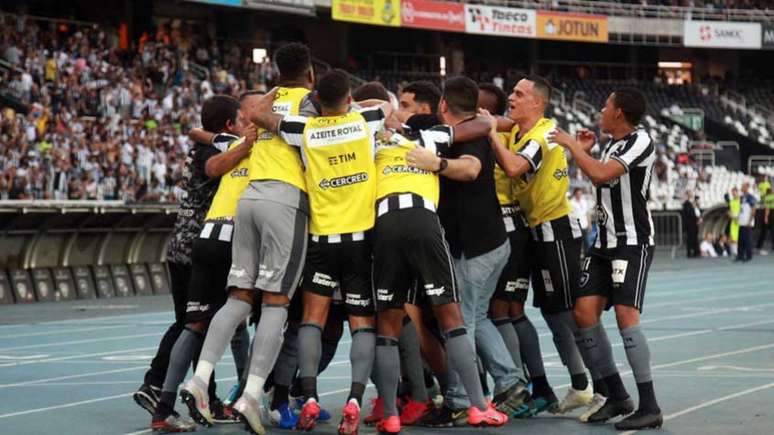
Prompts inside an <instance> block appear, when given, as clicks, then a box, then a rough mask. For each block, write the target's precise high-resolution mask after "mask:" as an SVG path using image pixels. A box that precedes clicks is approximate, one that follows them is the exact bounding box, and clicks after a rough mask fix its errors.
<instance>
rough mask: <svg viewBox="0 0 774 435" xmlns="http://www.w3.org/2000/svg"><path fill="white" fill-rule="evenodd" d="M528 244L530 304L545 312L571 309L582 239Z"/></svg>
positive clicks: (576, 283)
mask: <svg viewBox="0 0 774 435" xmlns="http://www.w3.org/2000/svg"><path fill="white" fill-rule="evenodd" d="M532 246H533V249H532V252H530V255H531V256H532V257H533V258H534V261H533V263H532V271H531V272H532V288H533V289H534V290H535V297H534V298H533V303H534V306H535V307H536V308H540V309H541V310H542V311H545V312H546V313H549V314H556V313H561V312H562V311H567V310H569V309H572V306H573V302H574V300H575V299H574V296H575V294H576V293H577V291H578V280H579V279H580V255H581V249H582V246H583V240H581V239H580V238H577V239H565V240H556V241H553V242H534V243H533V244H532Z"/></svg>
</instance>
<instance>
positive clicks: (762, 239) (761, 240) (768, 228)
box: [755, 210, 774, 250]
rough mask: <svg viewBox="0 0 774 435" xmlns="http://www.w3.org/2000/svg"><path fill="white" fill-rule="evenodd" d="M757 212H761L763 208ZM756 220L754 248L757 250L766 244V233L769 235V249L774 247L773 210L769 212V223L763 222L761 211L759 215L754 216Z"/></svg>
mask: <svg viewBox="0 0 774 435" xmlns="http://www.w3.org/2000/svg"><path fill="white" fill-rule="evenodd" d="M758 211H759V212H762V211H763V210H758ZM755 219H756V222H758V228H759V231H758V244H757V246H756V248H757V249H758V250H761V249H763V245H765V244H766V236H767V235H768V236H769V237H771V249H774V212H771V211H770V212H769V223H768V224H766V223H764V222H763V213H760V216H759V217H756V218H755Z"/></svg>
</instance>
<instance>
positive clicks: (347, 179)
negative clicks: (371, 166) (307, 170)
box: [319, 172, 368, 190]
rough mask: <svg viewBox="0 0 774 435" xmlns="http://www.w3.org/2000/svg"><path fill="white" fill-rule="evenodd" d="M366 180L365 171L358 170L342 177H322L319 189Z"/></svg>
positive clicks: (343, 185) (366, 174)
mask: <svg viewBox="0 0 774 435" xmlns="http://www.w3.org/2000/svg"><path fill="white" fill-rule="evenodd" d="M366 181H368V173H367V172H358V173H357V174H351V175H345V176H343V177H336V178H331V179H328V178H323V179H322V180H320V184H319V186H320V189H323V190H326V189H329V188H337V187H345V186H350V185H353V184H357V183H365V182H366Z"/></svg>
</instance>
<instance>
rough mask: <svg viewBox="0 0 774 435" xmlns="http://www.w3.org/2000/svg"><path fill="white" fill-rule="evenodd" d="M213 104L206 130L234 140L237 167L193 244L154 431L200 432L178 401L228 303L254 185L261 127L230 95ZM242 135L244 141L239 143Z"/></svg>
mask: <svg viewBox="0 0 774 435" xmlns="http://www.w3.org/2000/svg"><path fill="white" fill-rule="evenodd" d="M250 98H254V97H251V96H250V94H246V95H244V96H243V97H242V98H241V100H242V104H249V99H250ZM213 99H214V101H213ZM213 99H210V100H208V101H206V102H205V103H204V105H203V107H202V120H203V122H202V125H203V127H204V129H205V130H210V131H214V132H220V133H221V134H220V135H218V136H216V138H215V139H214V140H215V141H217V142H220V141H222V140H227V139H230V140H231V141H232V142H231V144H230V145H229V150H237V151H238V152H236V153H235V154H234V155H233V157H234V159H235V160H236V161H237V163H236V165H235V166H234V167H233V168H232V170H231V171H230V172H229V173H228V174H224V175H223V176H222V177H221V178H220V183H219V185H218V190H217V192H216V193H215V196H214V197H213V199H212V203H211V205H210V209H209V211H208V212H207V215H206V217H205V219H204V226H203V227H202V231H201V233H199V238H198V239H196V241H195V242H194V244H193V250H192V256H191V257H192V264H191V266H192V267H191V271H192V272H191V273H192V275H191V281H190V284H189V289H188V304H187V308H186V325H185V329H184V330H183V332H182V333H181V334H180V336H179V337H178V339H177V341H176V342H175V345H174V346H173V347H172V352H171V356H170V362H169V367H168V369H167V375H166V378H165V380H164V385H163V389H162V391H161V397H160V400H159V402H158V405H157V406H156V410H155V412H154V415H153V419H152V420H151V429H153V430H154V431H160V432H181V431H189V430H192V429H194V428H195V427H196V425H195V424H194V423H193V422H190V423H189V422H188V421H185V420H182V419H180V418H178V414H177V413H176V412H175V411H174V402H175V396H176V395H177V387H178V386H179V385H180V383H181V382H182V381H183V379H184V378H185V374H186V373H187V372H188V367H189V366H190V365H191V362H192V361H193V360H194V358H195V356H196V355H197V354H199V352H200V351H201V346H202V343H203V341H204V335H205V333H206V331H207V327H208V325H209V322H210V320H211V319H212V316H213V315H214V314H215V312H217V310H218V308H220V307H221V306H223V304H224V303H225V302H226V297H227V291H226V279H227V278H228V271H229V268H230V267H231V235H232V234H233V229H234V216H235V215H236V205H237V200H238V199H239V195H241V193H242V190H244V188H245V186H246V185H247V182H248V180H249V178H248V176H247V165H248V163H249V151H250V148H251V147H252V143H253V142H254V141H255V138H256V133H257V132H256V130H255V126H251V125H250V124H249V122H246V121H245V119H244V118H243V117H242V116H241V114H240V116H238V110H239V105H240V103H239V102H237V100H235V99H233V98H231V97H225V96H218V97H213ZM213 103H219V104H213ZM241 135H244V136H243V137H241V138H239V136H241ZM246 353H247V352H245V355H244V359H245V360H246V359H247V355H246ZM241 375H242V373H241V372H240V373H239V376H241Z"/></svg>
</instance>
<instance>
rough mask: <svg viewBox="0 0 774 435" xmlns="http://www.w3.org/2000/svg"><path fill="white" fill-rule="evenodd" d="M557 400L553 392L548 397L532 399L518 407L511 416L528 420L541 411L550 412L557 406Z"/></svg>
mask: <svg viewBox="0 0 774 435" xmlns="http://www.w3.org/2000/svg"><path fill="white" fill-rule="evenodd" d="M558 403H559V399H557V398H556V395H554V392H553V391H550V392H549V394H548V396H537V397H532V398H531V399H530V400H528V401H526V402H525V403H524V404H523V405H521V406H519V407H518V408H517V409H516V410H515V411H514V412H513V414H512V415H511V416H512V417H513V418H529V417H534V416H536V415H538V414H540V413H541V412H543V411H549V412H551V411H552V410H553V409H556V407H557V406H558Z"/></svg>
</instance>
